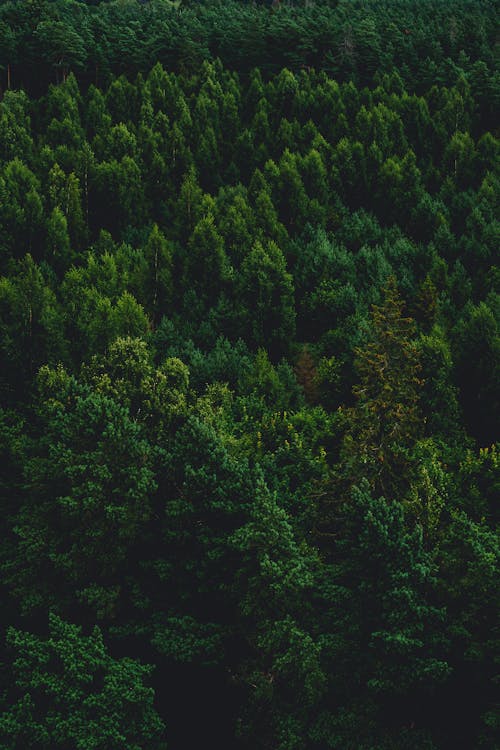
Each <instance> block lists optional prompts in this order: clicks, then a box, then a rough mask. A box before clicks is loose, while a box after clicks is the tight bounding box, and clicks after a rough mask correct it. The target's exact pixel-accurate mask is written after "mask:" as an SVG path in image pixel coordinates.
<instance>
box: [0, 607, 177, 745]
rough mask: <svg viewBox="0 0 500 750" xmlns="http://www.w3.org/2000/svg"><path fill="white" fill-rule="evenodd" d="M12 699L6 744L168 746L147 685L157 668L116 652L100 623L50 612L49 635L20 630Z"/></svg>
mask: <svg viewBox="0 0 500 750" xmlns="http://www.w3.org/2000/svg"><path fill="white" fill-rule="evenodd" d="M7 644H8V648H9V651H10V652H11V653H12V654H13V665H12V672H13V680H12V683H11V685H10V689H9V693H10V695H11V696H12V698H11V701H12V704H11V706H10V707H9V708H8V710H7V711H5V712H4V713H3V714H2V715H1V716H0V741H1V743H2V747H3V748H6V749H7V748H9V750H10V749H11V748H12V750H14V748H21V747H23V748H37V749H38V750H45V748H47V750H49V749H50V750H52V748H65V747H75V748H82V750H83V749H84V748H85V749H87V748H88V750H91V749H94V748H95V750H97V749H98V748H102V750H104V748H106V750H114V749H115V748H116V750H118V749H119V748H123V747H124V746H126V747H127V748H130V750H160V749H161V748H165V747H166V745H165V743H164V742H163V741H162V737H163V736H164V725H163V723H162V721H161V720H160V718H159V716H158V714H157V713H156V711H155V709H154V707H153V698H154V691H153V690H152V688H151V687H147V686H146V685H145V681H146V680H147V678H148V677H149V675H150V674H151V671H152V668H151V667H146V666H143V665H141V664H140V663H139V662H137V661H135V660H133V659H129V658H125V659H114V658H113V657H112V656H110V654H109V653H108V651H107V649H106V647H105V644H104V641H103V637H102V633H101V631H100V630H99V628H97V627H95V628H94V630H93V631H92V633H91V634H90V635H88V636H83V635H82V633H81V628H79V627H77V626H76V625H70V624H69V623H66V622H64V621H63V620H61V619H60V618H59V617H57V616H56V615H54V614H51V615H49V632H48V637H45V638H44V637H43V636H42V637H40V636H37V635H33V634H31V633H25V632H23V631H20V630H16V629H14V628H9V630H8V632H7Z"/></svg>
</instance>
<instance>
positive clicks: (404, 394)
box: [341, 277, 422, 498]
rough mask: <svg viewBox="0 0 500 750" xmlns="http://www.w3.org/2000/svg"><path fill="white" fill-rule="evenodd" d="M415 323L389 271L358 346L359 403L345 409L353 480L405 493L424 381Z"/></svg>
mask: <svg viewBox="0 0 500 750" xmlns="http://www.w3.org/2000/svg"><path fill="white" fill-rule="evenodd" d="M414 336H415V327H414V323H413V320H412V319H411V318H408V317H405V316H404V314H403V301H402V299H401V297H400V295H399V292H398V289H397V285H396V281H395V279H394V277H390V279H389V281H388V284H387V286H386V288H385V290H384V300H383V302H382V304H381V305H373V308H372V315H371V330H370V333H369V336H368V341H367V342H366V344H365V345H363V346H360V347H358V348H357V350H356V359H355V369H356V373H357V376H358V378H359V382H358V383H357V384H356V385H355V386H354V388H353V394H354V396H355V398H356V403H355V405H354V406H353V407H351V408H349V409H348V410H347V413H346V418H347V424H348V427H347V432H346V436H345V438H344V443H343V449H342V462H343V463H342V469H341V471H343V472H345V473H346V476H347V477H348V478H349V480H350V482H354V481H358V480H359V478H360V477H366V478H367V479H368V480H369V482H370V485H371V486H372V488H373V489H374V491H375V492H382V493H384V495H385V496H387V497H388V498H392V497H394V498H396V497H399V498H400V497H401V494H402V493H404V492H405V490H407V488H408V483H409V481H410V480H411V474H412V464H413V461H412V456H411V453H412V448H413V446H414V443H415V441H416V439H417V438H418V437H419V436H420V434H421V432H422V418H421V416H420V411H419V395H420V387H421V381H420V377H419V372H420V365H419V360H418V352H417V348H416V343H415V340H414Z"/></svg>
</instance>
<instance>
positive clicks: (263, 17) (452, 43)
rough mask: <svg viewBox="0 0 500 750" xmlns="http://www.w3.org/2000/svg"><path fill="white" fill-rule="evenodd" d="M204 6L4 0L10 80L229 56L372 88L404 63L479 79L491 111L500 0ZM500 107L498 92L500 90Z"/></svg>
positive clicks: (437, 78) (1, 54) (30, 83)
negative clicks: (499, 0)
mask: <svg viewBox="0 0 500 750" xmlns="http://www.w3.org/2000/svg"><path fill="white" fill-rule="evenodd" d="M275 5H276V4H274V5H273V7H270V5H269V4H268V3H264V4H259V5H256V4H255V3H249V2H237V1H235V0H224V2H220V1H219V2H217V1H209V2H203V3H197V2H190V3H186V2H181V3H173V2H169V1H168V0H150V1H149V2H138V1H137V0H119V1H116V2H115V1H112V2H101V3H97V4H86V3H82V2H76V1H75V0H70V1H69V2H67V1H66V0H30V1H29V2H24V1H23V0H10V1H8V2H3V3H2V4H1V6H0V62H1V65H2V67H3V71H4V72H3V76H2V79H3V87H4V88H6V87H8V85H11V86H14V87H19V86H25V87H26V88H28V89H30V90H31V91H32V92H34V93H41V91H42V90H43V89H44V87H46V85H47V83H48V82H56V81H59V80H62V79H63V78H64V76H65V75H67V73H68V71H70V70H72V71H73V72H75V74H77V75H78V76H79V78H80V79H81V80H82V81H84V82H85V83H86V84H88V83H90V82H93V83H94V84H96V85H100V86H102V85H108V84H109V82H110V79H111V76H112V75H120V74H122V73H125V74H127V75H135V74H137V73H138V72H142V73H144V74H145V73H147V71H149V70H150V69H151V67H152V66H153V65H154V64H155V63H156V62H160V63H161V64H162V65H164V67H165V68H166V69H169V70H175V71H177V72H181V73H191V72H196V71H197V70H198V69H199V66H200V64H201V63H202V62H203V61H204V60H215V59H221V60H222V62H223V63H224V65H225V66H227V67H229V68H231V69H233V70H236V71H238V72H239V73H240V74H245V75H247V74H248V73H249V72H250V71H251V70H252V69H253V68H255V67H258V68H260V70H261V72H262V74H263V75H264V76H269V75H270V74H276V73H278V72H279V71H280V70H281V69H282V68H284V67H287V68H289V69H290V70H292V71H294V72H299V71H300V70H301V69H306V70H308V69H310V68H313V69H315V70H325V71H326V72H327V73H328V74H329V75H330V76H332V77H335V78H336V79H337V80H338V81H339V82H341V81H348V80H353V81H354V82H355V83H356V84H357V85H360V86H363V85H371V84H372V83H373V81H374V77H375V76H376V74H377V73H378V74H383V73H390V72H392V71H393V70H394V69H397V70H398V71H399V73H400V75H401V77H402V79H403V81H404V83H405V86H406V88H407V89H408V90H409V91H411V92H413V91H415V92H417V93H423V92H424V91H426V90H427V89H429V88H430V87H431V86H432V84H433V83H438V84H444V85H452V84H453V83H454V82H455V80H456V78H457V75H458V74H460V73H462V74H465V75H468V76H470V77H471V80H472V82H473V85H474V86H475V93H476V94H477V103H478V105H480V106H481V108H482V110H483V111H484V113H485V115H486V113H487V112H489V113H491V114H492V113H494V103H493V101H492V99H491V97H492V96H493V95H495V94H496V96H497V97H498V66H497V64H496V60H495V42H496V33H497V28H498V26H497V18H498V6H497V3H496V2H494V1H493V0H454V2H450V3H448V2H441V0H420V1H419V2H418V3H415V2H413V1H412V0H390V1H388V2H377V3H372V2H365V1H363V0H341V1H340V2H336V3H329V2H324V1H320V2H314V3H311V2H307V0H306V2H302V1H301V2H297V3H291V2H290V3H281V4H280V3H278V5H277V7H274V6H275ZM496 104H497V105H498V98H497V99H496Z"/></svg>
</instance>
